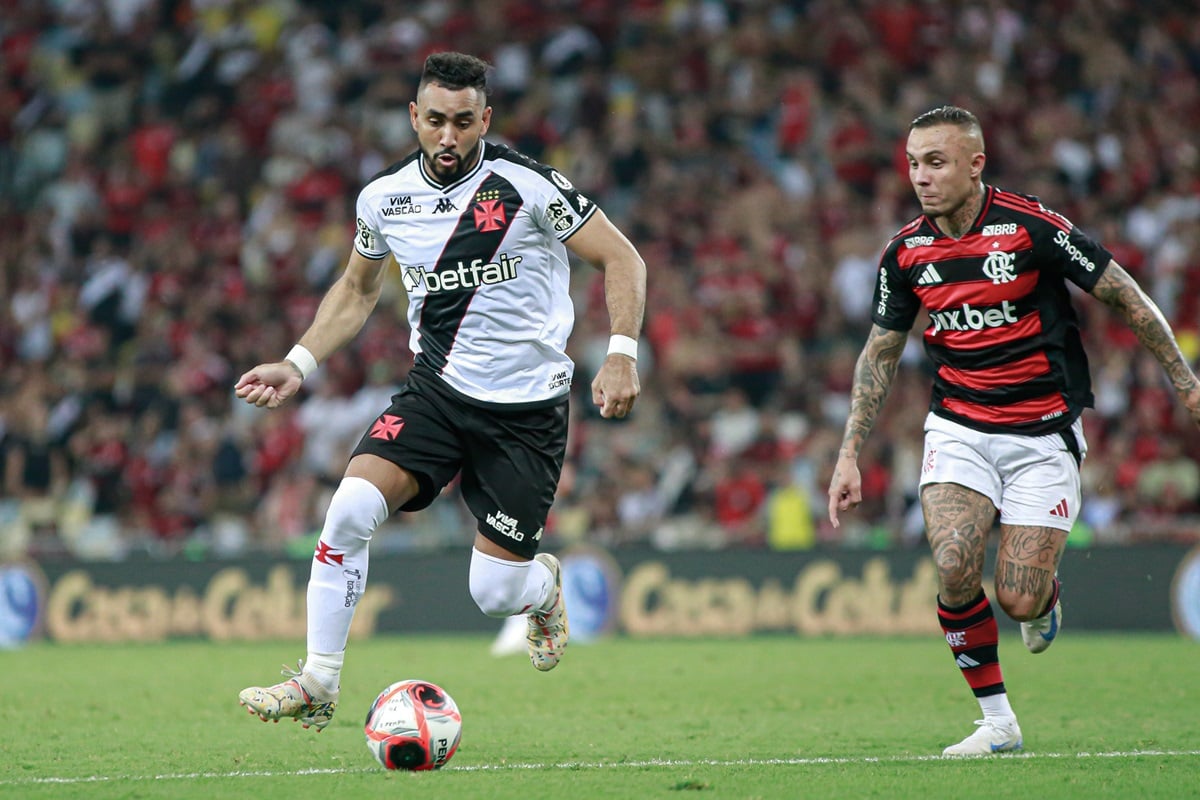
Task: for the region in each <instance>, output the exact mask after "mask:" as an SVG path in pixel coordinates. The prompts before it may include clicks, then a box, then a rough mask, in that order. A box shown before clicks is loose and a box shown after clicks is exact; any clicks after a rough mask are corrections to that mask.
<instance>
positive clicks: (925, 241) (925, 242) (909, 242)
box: [904, 236, 933, 250]
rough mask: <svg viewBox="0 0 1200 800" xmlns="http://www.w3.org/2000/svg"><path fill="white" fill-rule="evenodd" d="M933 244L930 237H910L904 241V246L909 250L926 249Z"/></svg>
mask: <svg viewBox="0 0 1200 800" xmlns="http://www.w3.org/2000/svg"><path fill="white" fill-rule="evenodd" d="M931 244H933V237H932V236H910V237H908V238H907V239H905V240H904V246H905V247H907V248H908V249H909V250H911V249H913V248H914V247H928V246H929V245H931Z"/></svg>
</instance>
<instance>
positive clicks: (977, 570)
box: [921, 483, 996, 606]
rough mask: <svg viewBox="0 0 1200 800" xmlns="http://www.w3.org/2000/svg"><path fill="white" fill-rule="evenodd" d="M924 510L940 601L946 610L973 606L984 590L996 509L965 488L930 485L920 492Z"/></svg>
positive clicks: (946, 484) (955, 485)
mask: <svg viewBox="0 0 1200 800" xmlns="http://www.w3.org/2000/svg"><path fill="white" fill-rule="evenodd" d="M921 509H922V510H923V511H924V512H925V530H926V535H927V536H928V537H929V546H930V547H931V548H932V550H933V563H934V565H935V566H936V567H937V574H938V597H939V598H940V599H941V601H942V602H943V603H945V604H946V605H947V606H961V605H963V604H964V603H969V602H971V601H972V600H973V599H975V598H976V597H977V596H978V595H979V593H980V590H981V589H982V587H983V560H984V556H985V555H986V553H987V536H988V532H989V531H990V530H991V529H992V523H993V522H994V521H995V519H996V507H995V506H993V505H992V501H991V500H989V499H988V498H986V497H984V496H983V495H981V494H979V493H978V492H976V491H973V490H971V489H968V488H966V487H965V486H959V485H958V484H956V483H931V484H929V485H927V486H925V488H924V489H922V491H921Z"/></svg>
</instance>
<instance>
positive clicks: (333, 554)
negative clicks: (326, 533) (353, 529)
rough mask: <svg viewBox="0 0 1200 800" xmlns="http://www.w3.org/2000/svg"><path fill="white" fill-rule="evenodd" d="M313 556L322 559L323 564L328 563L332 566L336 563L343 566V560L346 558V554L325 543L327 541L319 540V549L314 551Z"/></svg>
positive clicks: (318, 559)
mask: <svg viewBox="0 0 1200 800" xmlns="http://www.w3.org/2000/svg"><path fill="white" fill-rule="evenodd" d="M313 558H315V559H316V560H317V561H320V562H321V563H322V564H328V565H329V566H331V567H332V566H333V565H334V564H337V565H339V566H341V563H342V560H343V559H345V558H346V554H345V553H339V552H338V551H337V550H334V549H333V548H332V547H330V546H329V545H327V544H325V542H323V541H320V540H318V541H317V549H316V550H314V551H313Z"/></svg>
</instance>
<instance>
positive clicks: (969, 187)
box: [829, 106, 1200, 756]
mask: <svg viewBox="0 0 1200 800" xmlns="http://www.w3.org/2000/svg"><path fill="white" fill-rule="evenodd" d="M907 153H908V173H909V179H910V181H911V182H912V186H913V190H914V191H915V192H916V195H917V199H918V200H919V201H920V204H921V210H922V211H923V213H922V214H921V215H920V216H918V217H917V218H916V219H914V220H913V221H912V222H910V223H909V224H908V225H906V226H904V227H903V228H902V229H901V230H900V232H899V233H897V234H896V236H894V237H893V238H892V241H891V242H889V243H888V246H887V247H886V248H885V249H884V252H883V255H882V257H881V259H880V265H879V273H878V277H877V279H876V284H875V296H874V303H873V306H872V307H873V322H874V325H873V326H872V327H871V332H870V334H869V335H868V336H867V342H866V345H865V346H864V347H863V351H862V355H860V356H859V359H858V364H857V366H856V368H855V372H854V385H853V388H852V389H851V397H850V403H851V405H850V414H849V418H848V419H847V420H846V430H845V436H844V437H843V439H842V446H841V450H840V452H839V453H838V459H837V464H836V465H835V467H834V472H833V479H832V481H831V482H830V486H829V518H830V520H831V521H832V522H833V524H834V526H837V524H838V512H839V511H846V510H848V509H850V508H853V507H854V506H856V505H858V504H859V503H860V502H861V501H862V479H861V476H860V473H859V469H858V456H859V452H860V451H861V449H862V446H863V443H864V442H865V441H866V438H867V434H868V433H869V432H870V430H871V427H872V426H873V425H874V423H875V419H876V417H877V415H878V413H879V409H880V406H882V405H883V401H884V400H885V399H886V397H887V394H888V390H889V389H890V388H891V384H892V379H893V378H894V376H895V374H896V368H897V366H898V365H899V362H900V354H901V352H902V351H903V350H904V345H905V342H906V340H907V338H908V330H909V329H910V328H911V327H912V325H913V322H914V321H915V319H916V316H917V313H918V311H919V310H920V309H921V308H922V307H923V308H925V309H926V310H927V311H928V312H929V319H930V322H929V326H928V327H927V328H926V329H925V332H924V336H923V338H924V341H925V351H926V353H927V354H928V355H929V358H930V360H931V361H932V362H933V364H934V366H935V368H936V370H935V374H934V380H933V396H932V400H931V403H930V411H929V416H928V417H927V418H926V422H925V457H924V459H923V460H922V465H921V478H920V490H921V509H922V511H923V512H924V515H925V529H926V535H927V537H928V539H929V544H930V546H931V548H932V550H933V560H934V564H935V566H936V568H937V575H938V608H937V614H938V622H939V623H940V624H941V627H942V631H943V633H944V634H945V637H946V644H947V645H949V647H950V652H951V654H952V655H953V656H954V660H955V663H956V664H957V665H958V667H959V669H960V670H961V671H962V674H963V677H964V678H965V679H966V681H967V685H968V686H969V687H970V688H971V690H972V692H973V693H974V695H975V697H976V699H977V700H978V702H979V706H980V709H981V711H982V713H983V719H982V720H980V721H979V723H977V724H978V727H977V728H976V730H975V731H974V732H972V733H971V735H969V736H967V737H966V738H965V739H963V740H962V741H961V742H958V743H957V744H952V745H950V746H948V747H946V748H945V750H944V751H943V753H944V754H945V755H948V756H968V755H985V754H990V753H998V752H1007V751H1012V750H1019V749H1021V747H1022V745H1023V739H1022V735H1021V728H1020V726H1019V725H1018V724H1017V717H1016V714H1015V712H1014V711H1013V709H1012V706H1011V704H1010V703H1009V701H1008V692H1007V690H1006V688H1005V685H1004V679H1003V677H1002V675H1001V672H1000V659H999V655H998V645H999V641H998V628H997V625H996V618H995V615H994V613H993V611H992V606H991V602H990V601H989V600H988V598H987V596H986V595H985V594H984V591H983V565H984V558H985V556H986V553H987V549H986V547H987V538H988V533H989V532H990V531H991V529H992V525H993V523H994V522H995V520H996V517H997V515H999V517H1000V544H999V548H998V550H997V556H996V581H995V598H996V600H997V602H998V603H999V605H1000V607H1001V608H1002V609H1003V610H1004V612H1005V613H1006V614H1008V615H1009V616H1010V617H1012V618H1013V619H1016V620H1020V621H1021V634H1022V639H1023V640H1024V642H1025V646H1026V647H1027V648H1028V649H1029V650H1030V651H1031V652H1034V653H1041V652H1044V651H1045V650H1046V648H1048V647H1049V646H1050V643H1051V642H1052V641H1054V638H1055V636H1056V635H1057V634H1058V632H1059V626H1060V624H1061V622H1062V607H1061V604H1060V603H1059V582H1058V577H1057V573H1058V565H1059V560H1060V558H1061V557H1062V554H1063V548H1064V546H1065V545H1066V541H1067V534H1068V532H1069V531H1070V530H1071V525H1072V523H1073V522H1074V521H1075V519H1076V517H1077V516H1078V514H1079V503H1080V495H1081V493H1080V483H1079V466H1080V461H1081V460H1082V458H1083V457H1084V455H1085V454H1086V452H1087V443H1086V442H1085V441H1084V440H1083V428H1082V425H1081V423H1080V420H1079V416H1080V414H1081V413H1082V411H1083V409H1084V408H1086V407H1089V406H1091V405H1092V393H1091V386H1090V378H1089V376H1088V368H1087V357H1086V355H1085V353H1084V352H1083V346H1082V343H1081V340H1080V337H1079V330H1078V322H1077V318H1076V315H1075V312H1074V309H1073V308H1072V305H1071V300H1070V295H1069V293H1068V290H1067V281H1070V282H1071V283H1073V284H1075V285H1076V286H1078V287H1079V288H1081V289H1083V290H1084V291H1086V292H1089V293H1091V295H1092V296H1093V297H1095V298H1097V299H1098V300H1100V301H1101V302H1103V303H1105V304H1106V305H1108V306H1110V307H1111V308H1112V309H1113V310H1115V311H1116V312H1117V313H1118V314H1120V315H1121V316H1122V318H1124V320H1125V321H1126V323H1127V324H1128V325H1129V327H1130V329H1131V330H1132V331H1133V332H1134V334H1136V335H1137V338H1138V340H1139V341H1140V342H1141V343H1142V345H1143V346H1145V347H1146V349H1147V350H1149V351H1150V352H1151V353H1153V354H1154V356H1155V358H1157V359H1158V361H1159V363H1160V364H1162V366H1163V368H1164V370H1165V371H1166V374H1167V377H1168V378H1169V379H1170V381H1171V384H1172V386H1173V387H1174V388H1175V391H1176V393H1177V394H1178V395H1179V397H1180V399H1181V400H1182V402H1183V404H1184V406H1185V407H1186V408H1187V410H1188V413H1189V414H1190V415H1191V417H1192V419H1193V420H1194V421H1198V422H1200V382H1197V379H1196V375H1195V374H1194V373H1193V372H1192V369H1191V367H1190V366H1189V365H1188V363H1187V360H1186V359H1185V358H1184V356H1183V354H1182V353H1181V352H1180V350H1179V347H1178V345H1177V344H1176V342H1175V338H1174V336H1173V335H1172V333H1171V329H1170V327H1169V326H1168V324H1167V321H1166V320H1165V319H1164V318H1163V315H1162V313H1161V312H1160V311H1159V309H1158V308H1157V307H1156V306H1155V304H1154V302H1153V301H1152V300H1151V299H1150V298H1149V297H1147V296H1146V295H1145V294H1144V293H1143V292H1142V290H1141V289H1140V288H1139V287H1138V285H1137V283H1135V282H1134V280H1133V279H1132V278H1131V277H1130V276H1129V274H1128V273H1127V272H1125V270H1124V269H1122V268H1121V266H1120V265H1119V264H1118V263H1117V262H1116V261H1114V260H1113V259H1112V256H1111V255H1110V254H1109V253H1108V251H1107V250H1105V249H1104V248H1103V247H1102V246H1100V245H1099V244H1097V243H1096V242H1095V241H1093V240H1092V239H1091V238H1090V237H1088V236H1087V235H1085V234H1084V233H1083V232H1082V231H1080V230H1079V229H1078V228H1076V227H1075V226H1074V225H1072V224H1071V223H1070V221H1068V220H1067V219H1065V218H1063V217H1062V216H1061V215H1059V214H1056V213H1054V212H1053V211H1050V210H1049V209H1047V208H1045V207H1044V206H1043V205H1042V204H1041V203H1040V202H1038V200H1037V198H1035V197H1030V196H1028V195H1022V194H1018V193H1016V192H1011V191H1005V190H1003V189H999V188H996V187H994V186H988V185H985V184H984V183H983V181H982V174H983V166H984V163H985V161H986V160H987V159H986V156H985V155H984V143H983V132H982V130H981V129H980V125H979V120H978V119H976V118H975V115H974V114H971V113H970V112H969V111H966V110H965V109H961V108H958V107H955V106H943V107H941V108H936V109H933V110H931V111H928V112H926V113H925V114H922V115H921V116H919V117H917V118H916V119H915V120H913V122H912V125H911V127H910V130H909V135H908V146H907Z"/></svg>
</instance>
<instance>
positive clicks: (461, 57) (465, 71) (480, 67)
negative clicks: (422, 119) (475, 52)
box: [418, 53, 491, 95]
mask: <svg viewBox="0 0 1200 800" xmlns="http://www.w3.org/2000/svg"><path fill="white" fill-rule="evenodd" d="M490 68H491V65H490V64H488V63H487V62H486V61H484V60H483V59H482V58H476V57H475V56H471V55H467V54H466V53H433V54H432V55H430V56H429V57H428V58H426V59H425V69H424V70H423V71H422V72H421V83H420V84H419V86H418V90H419V89H423V88H424V87H425V85H426V84H429V83H436V84H438V85H439V86H445V87H446V88H447V89H453V90H458V89H478V90H479V92H480V94H485V95H486V94H487V71H488V69H490Z"/></svg>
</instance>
